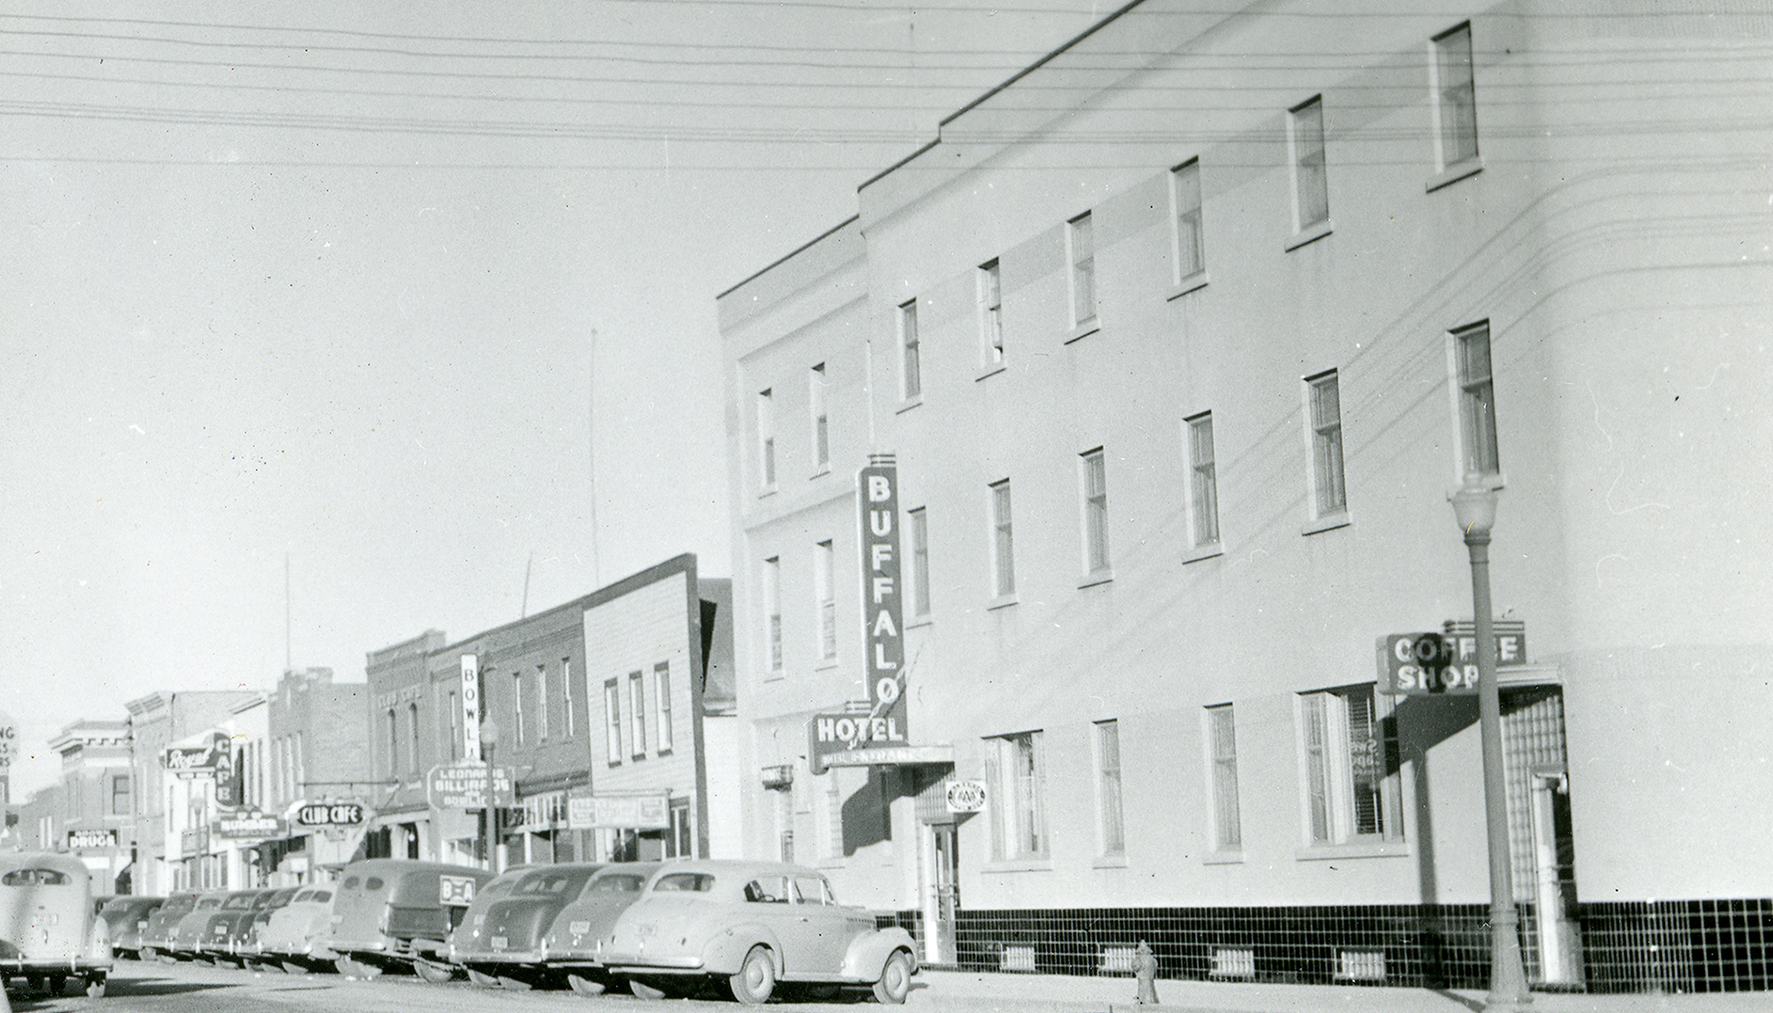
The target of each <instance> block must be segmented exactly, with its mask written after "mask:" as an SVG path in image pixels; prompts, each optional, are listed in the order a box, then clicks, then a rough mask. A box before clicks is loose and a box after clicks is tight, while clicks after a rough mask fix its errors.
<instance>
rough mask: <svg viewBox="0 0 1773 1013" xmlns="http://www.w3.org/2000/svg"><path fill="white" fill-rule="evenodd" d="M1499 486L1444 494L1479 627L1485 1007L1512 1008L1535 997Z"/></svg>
mask: <svg viewBox="0 0 1773 1013" xmlns="http://www.w3.org/2000/svg"><path fill="white" fill-rule="evenodd" d="M1501 488H1502V487H1501V486H1499V485H1495V484H1486V483H1485V482H1484V481H1483V478H1482V476H1480V475H1466V476H1465V484H1464V486H1463V487H1461V488H1460V489H1459V490H1458V491H1456V492H1454V493H1453V494H1452V495H1450V496H1449V497H1448V499H1450V500H1452V502H1453V514H1454V516H1455V517H1457V518H1458V520H1459V527H1460V529H1461V530H1462V531H1464V532H1465V547H1466V549H1467V551H1468V552H1469V553H1470V554H1471V607H1472V616H1473V623H1474V625H1475V626H1476V627H1477V629H1476V631H1475V632H1476V635H1477V663H1478V732H1479V736H1480V738H1481V741H1482V743H1483V759H1484V825H1485V828H1486V830H1487V831H1488V833H1489V844H1490V848H1489V850H1490V994H1489V995H1488V996H1486V997H1485V1004H1484V1008H1485V1010H1498V1011H1501V1010H1514V1009H1517V1008H1519V1006H1520V1005H1521V1004H1522V1003H1527V1002H1531V1001H1532V1000H1533V996H1532V993H1531V992H1530V991H1529V990H1528V988H1527V974H1526V971H1525V970H1523V969H1522V967H1521V939H1520V915H1519V913H1518V912H1517V911H1516V910H1515V904H1514V873H1513V871H1512V869H1511V868H1510V866H1511V862H1510V860H1509V841H1508V781H1507V777H1506V775H1505V774H1504V772H1503V767H1502V695H1501V693H1500V691H1499V690H1498V689H1497V687H1496V633H1495V628H1494V624H1493V622H1492V614H1491V606H1490V528H1491V527H1492V526H1494V525H1495V523H1496V500H1497V496H1498V493H1499V492H1500V491H1501Z"/></svg>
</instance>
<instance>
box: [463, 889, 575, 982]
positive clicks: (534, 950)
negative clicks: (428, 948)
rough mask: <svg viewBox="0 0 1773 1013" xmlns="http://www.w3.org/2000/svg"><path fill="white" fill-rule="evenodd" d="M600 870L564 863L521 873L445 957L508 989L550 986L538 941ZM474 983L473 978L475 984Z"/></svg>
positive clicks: (553, 975) (540, 944) (540, 942)
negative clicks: (556, 917) (496, 981)
mask: <svg viewBox="0 0 1773 1013" xmlns="http://www.w3.org/2000/svg"><path fill="white" fill-rule="evenodd" d="M600 868H602V866H601V865H594V864H589V863H584V862H566V863H562V864H560V865H545V866H542V867H540V868H536V869H531V870H529V871H528V872H525V873H523V874H522V875H521V876H519V877H518V878H517V879H516V880H515V881H513V882H512V883H511V888H510V889H509V890H508V891H506V892H505V894H504V895H503V896H501V897H499V898H498V899H497V900H495V901H493V902H492V903H491V904H489V905H487V907H486V909H485V916H484V917H483V918H482V919H481V921H480V923H479V924H478V925H475V926H474V931H473V932H472V933H471V934H470V935H469V936H467V937H463V936H461V935H459V934H458V935H457V936H454V937H452V939H451V943H452V946H451V949H450V955H451V957H453V958H454V959H455V960H456V961H457V962H459V963H460V964H462V965H463V966H464V967H466V968H467V969H468V970H470V971H473V972H475V973H476V974H477V975H483V976H485V977H487V978H495V979H497V980H498V982H499V984H500V985H501V986H503V987H505V988H509V989H518V990H521V989H525V988H533V987H535V986H538V985H542V984H545V983H551V981H552V979H554V977H555V974H554V973H553V972H551V971H549V970H548V969H547V968H546V967H545V966H544V961H545V960H546V955H545V954H544V953H543V951H542V937H543V936H544V935H545V934H546V933H547V931H548V927H549V926H551V925H553V924H554V916H555V915H557V914H559V913H560V909H561V908H563V907H565V906H566V905H567V903H568V902H569V901H572V900H574V899H576V898H577V897H578V896H579V892H580V891H581V890H583V889H584V888H585V882H586V881H587V880H589V879H590V878H591V877H592V875H593V874H595V873H596V872H597V870H598V869H600ZM477 983H478V979H477Z"/></svg>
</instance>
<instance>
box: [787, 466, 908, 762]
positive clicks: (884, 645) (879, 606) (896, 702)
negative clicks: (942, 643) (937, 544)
mask: <svg viewBox="0 0 1773 1013" xmlns="http://www.w3.org/2000/svg"><path fill="white" fill-rule="evenodd" d="M856 500H857V501H858V503H859V504H860V506H861V532H860V535H861V537H860V539H859V540H858V541H859V544H860V545H861V547H862V634H863V639H862V646H863V655H862V659H863V660H862V681H863V684H864V687H865V688H866V690H867V694H868V698H867V699H866V700H862V701H858V702H856V703H855V704H852V705H850V706H848V707H846V708H845V709H844V710H843V711H842V712H839V713H830V714H815V715H813V717H812V719H811V720H810V721H808V722H807V740H808V752H807V760H808V767H809V768H810V769H811V771H812V772H813V773H815V774H822V773H824V772H825V758H826V757H827V756H830V755H832V754H834V753H843V752H849V751H852V750H866V749H869V748H871V747H883V746H903V745H905V742H906V739H907V736H908V732H909V722H908V721H907V720H906V717H905V712H906V709H907V708H906V705H905V635H904V632H903V631H904V625H905V624H904V618H905V608H904V593H903V582H902V581H901V580H900V579H899V471H898V467H897V465H895V464H894V461H893V457H892V455H891V454H876V455H874V456H873V457H872V458H871V459H870V460H869V463H868V466H867V467H866V468H863V469H862V470H861V471H860V472H858V473H857V474H856Z"/></svg>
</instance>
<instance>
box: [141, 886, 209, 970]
mask: <svg viewBox="0 0 1773 1013" xmlns="http://www.w3.org/2000/svg"><path fill="white" fill-rule="evenodd" d="M198 896H199V894H198V893H197V892H196V891H195V890H182V891H179V892H177V893H173V894H169V895H168V896H167V898H166V902H165V903H163V904H161V905H160V906H159V907H158V908H156V909H155V910H154V913H153V914H151V915H149V916H148V924H146V925H144V926H142V938H141V950H140V951H139V952H140V955H141V958H142V959H143V960H171V959H173V958H172V954H171V953H170V952H169V951H170V949H171V947H172V937H173V933H175V932H177V931H178V926H179V922H180V921H181V920H183V919H184V917H185V916H186V915H188V914H190V913H191V909H192V908H195V907H196V906H197V898H198Z"/></svg>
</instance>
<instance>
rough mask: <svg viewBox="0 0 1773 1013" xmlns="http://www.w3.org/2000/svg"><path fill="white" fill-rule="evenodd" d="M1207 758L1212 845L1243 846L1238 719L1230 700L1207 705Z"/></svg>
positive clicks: (1220, 847) (1234, 848) (1232, 848)
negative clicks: (1209, 770) (1208, 764)
mask: <svg viewBox="0 0 1773 1013" xmlns="http://www.w3.org/2000/svg"><path fill="white" fill-rule="evenodd" d="M1207 758H1208V761H1209V762H1210V764H1211V767H1212V779H1213V784H1212V791H1213V813H1212V815H1213V847H1214V850H1217V851H1237V850H1239V849H1241V848H1242V847H1243V844H1244V835H1243V820H1242V816H1241V814H1240V813H1239V812H1238V795H1237V720H1236V717H1235V716H1234V714H1233V712H1232V705H1231V704H1222V705H1220V706H1217V707H1208V708H1207Z"/></svg>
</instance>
